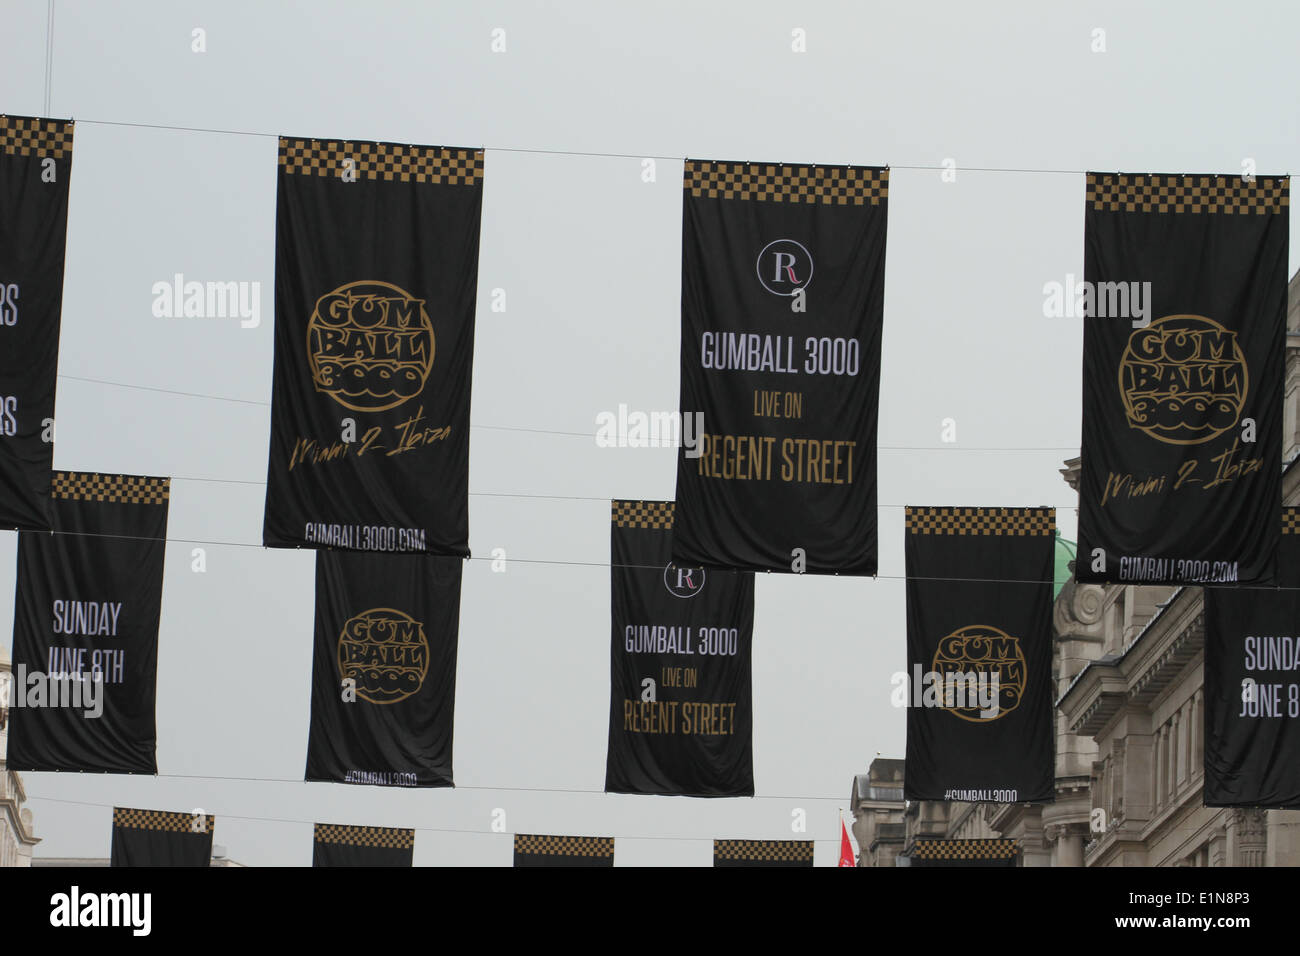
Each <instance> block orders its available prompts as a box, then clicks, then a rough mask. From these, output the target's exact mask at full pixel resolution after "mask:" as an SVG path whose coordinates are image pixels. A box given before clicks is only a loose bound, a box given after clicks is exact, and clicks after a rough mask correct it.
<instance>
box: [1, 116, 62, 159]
mask: <svg viewBox="0 0 1300 956" xmlns="http://www.w3.org/2000/svg"><path fill="white" fill-rule="evenodd" d="M0 153H3V154H4V155H5V156H37V157H40V158H41V159H67V158H69V157H70V156H71V155H72V121H71V120H52V119H42V118H40V117H36V116H0Z"/></svg>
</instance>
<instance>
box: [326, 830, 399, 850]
mask: <svg viewBox="0 0 1300 956" xmlns="http://www.w3.org/2000/svg"><path fill="white" fill-rule="evenodd" d="M316 842H317V843H333V844H335V845H342V846H371V847H379V848H382V849H386V850H409V849H411V848H412V847H413V846H415V831H414V830H403V829H397V828H392V827H349V826H343V825H341V824H336V823H318V824H316Z"/></svg>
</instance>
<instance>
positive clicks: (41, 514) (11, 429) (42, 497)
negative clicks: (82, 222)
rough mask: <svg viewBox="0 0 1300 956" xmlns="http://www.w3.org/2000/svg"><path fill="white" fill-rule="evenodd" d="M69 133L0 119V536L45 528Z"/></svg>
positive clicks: (59, 125)
mask: <svg viewBox="0 0 1300 956" xmlns="http://www.w3.org/2000/svg"><path fill="white" fill-rule="evenodd" d="M71 179H72V123H70V122H64V121H62V120H46V119H34V118H31V117H26V116H0V528H22V529H27V530H36V529H41V530H46V531H48V530H49V528H50V471H51V470H52V469H53V467H54V386H55V379H56V377H57V373H58V365H59V321H60V318H61V315H62V308H63V253H64V246H65V243H66V240H67V235H68V184H69V182H70V181H71Z"/></svg>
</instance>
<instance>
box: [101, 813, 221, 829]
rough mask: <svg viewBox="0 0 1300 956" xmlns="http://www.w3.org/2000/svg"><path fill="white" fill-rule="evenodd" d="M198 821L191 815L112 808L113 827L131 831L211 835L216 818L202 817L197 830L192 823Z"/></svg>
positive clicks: (208, 815) (208, 814)
mask: <svg viewBox="0 0 1300 956" xmlns="http://www.w3.org/2000/svg"><path fill="white" fill-rule="evenodd" d="M196 819H200V818H199V817H198V816H197V815H196V814H193V813H169V812H167V811H166V810H133V809H131V808H129V807H114V808H113V826H115V827H127V828H129V829H132V830H163V831H165V832H167V833H211V832H212V829H213V827H215V826H216V823H217V818H216V817H214V816H213V815H212V814H210V813H205V814H203V816H202V818H201V819H202V821H203V822H202V823H201V824H200V828H199V829H197V830H196V829H194V822H195V820H196Z"/></svg>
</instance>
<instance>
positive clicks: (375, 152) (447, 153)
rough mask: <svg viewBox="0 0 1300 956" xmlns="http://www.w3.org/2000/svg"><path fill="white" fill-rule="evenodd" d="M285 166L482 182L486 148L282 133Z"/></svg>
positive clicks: (319, 172) (435, 181)
mask: <svg viewBox="0 0 1300 956" xmlns="http://www.w3.org/2000/svg"><path fill="white" fill-rule="evenodd" d="M279 164H280V167H281V168H282V169H283V170H284V171H285V172H286V173H289V174H290V175H294V174H297V175H304V176H324V177H327V178H330V179H344V178H345V174H347V173H349V172H350V173H355V175H356V178H357V179H358V180H362V179H364V180H370V181H380V182H400V183H426V184H431V185H441V186H482V185H483V150H481V149H455V148H446V147H442V146H401V145H398V144H396V143H372V142H351V141H346V140H318V139H292V138H289V137H287V136H282V137H280V154H279Z"/></svg>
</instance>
